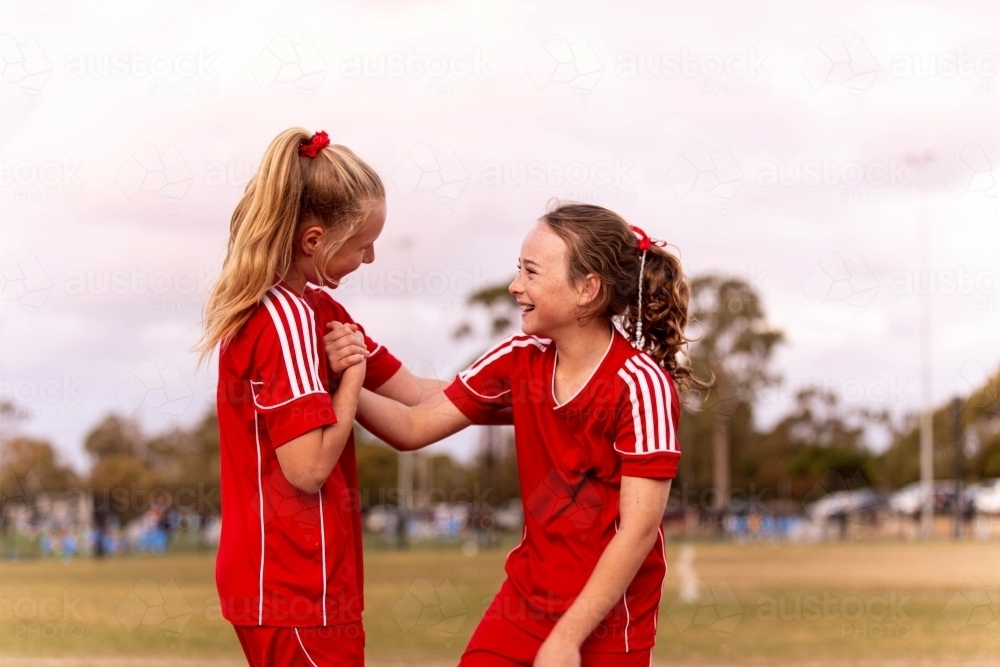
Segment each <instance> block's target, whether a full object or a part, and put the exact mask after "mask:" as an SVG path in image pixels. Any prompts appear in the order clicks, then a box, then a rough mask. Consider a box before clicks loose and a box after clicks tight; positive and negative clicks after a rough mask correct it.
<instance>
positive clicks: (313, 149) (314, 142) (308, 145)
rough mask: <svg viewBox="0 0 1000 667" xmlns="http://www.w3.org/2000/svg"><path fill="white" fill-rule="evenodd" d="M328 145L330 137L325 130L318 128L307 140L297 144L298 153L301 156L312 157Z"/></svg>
mask: <svg viewBox="0 0 1000 667" xmlns="http://www.w3.org/2000/svg"><path fill="white" fill-rule="evenodd" d="M329 145H330V137H328V136H327V134H326V132H323V131H322V130H320V131H319V132H317V133H316V134H314V135H312V137H310V139H309V141H307V142H303V143H301V144H299V155H301V156H302V157H308V158H314V157H316V154H317V153H319V151H320V149H323V148H326V147H327V146H329Z"/></svg>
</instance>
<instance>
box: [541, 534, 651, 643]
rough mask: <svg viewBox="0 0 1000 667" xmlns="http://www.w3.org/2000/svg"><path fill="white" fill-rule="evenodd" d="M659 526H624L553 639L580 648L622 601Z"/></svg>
mask: <svg viewBox="0 0 1000 667" xmlns="http://www.w3.org/2000/svg"><path fill="white" fill-rule="evenodd" d="M658 531H659V525H656V526H654V527H652V529H650V528H649V527H645V526H642V527H636V528H634V529H629V528H627V527H623V528H622V529H621V530H620V531H619V532H618V533H617V534H616V535H615V536H614V537H613V538H612V539H611V542H609V543H608V546H607V548H606V549H605V550H604V553H603V554H601V558H600V559H599V560H598V561H597V566H596V567H595V568H594V571H593V572H592V573H591V575H590V578H589V579H588V580H587V583H586V585H585V586H584V587H583V590H582V591H581V592H580V595H579V596H578V597H577V598H576V600H575V601H574V602H573V604H572V605H570V608H569V609H567V610H566V613H565V614H563V616H562V618H560V619H559V622H558V623H556V625H555V627H554V628H553V629H552V634H551V635H550V636H552V637H553V638H556V639H560V640H563V641H566V642H568V643H571V644H573V645H574V646H576V647H579V646H580V645H581V644H583V642H584V640H585V639H586V638H587V637H588V636H590V633H592V632H593V631H594V629H595V628H596V627H597V626H598V625H599V624H600V623H601V621H602V620H604V618H605V617H606V616H607V615H608V613H609V612H610V611H611V609H612V608H613V607H614V606H615V604H616V603H617V602H618V600H620V599H621V598H622V596H623V595H624V594H625V591H626V590H627V589H628V585H629V584H630V583H632V579H634V578H635V574H636V572H638V571H639V567H640V566H641V565H642V562H643V561H644V560H645V559H646V556H647V555H648V554H649V552H650V550H651V549H652V548H653V545H654V544H655V543H656V537H657V534H658Z"/></svg>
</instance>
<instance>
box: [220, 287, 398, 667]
mask: <svg viewBox="0 0 1000 667" xmlns="http://www.w3.org/2000/svg"><path fill="white" fill-rule="evenodd" d="M334 320H336V321H338V322H352V320H351V317H350V316H349V315H348V314H347V312H346V311H345V310H344V309H343V307H342V306H340V304H338V303H337V302H336V301H334V300H333V299H332V298H331V297H330V296H329V294H327V293H326V292H325V291H323V290H321V289H317V288H314V287H311V286H307V287H306V290H305V293H304V294H303V295H302V296H299V295H298V294H296V293H295V291H294V290H292V289H291V288H290V287H289V286H288V285H287V284H286V283H284V282H283V281H278V282H277V283H276V284H275V285H274V286H273V287H272V288H271V289H270V290H269V291H268V293H267V294H266V295H265V296H264V298H263V300H262V301H261V303H260V304H259V305H258V307H257V309H256V310H255V311H254V313H253V315H251V316H250V319H249V320H247V322H246V323H245V324H244V325H243V326H242V327H241V328H240V330H239V331H238V332H237V334H236V335H235V336H234V337H233V338H232V340H230V341H229V342H228V344H226V345H225V346H224V347H223V348H222V350H221V352H220V355H219V386H218V396H217V400H218V413H219V450H220V451H219V455H220V465H221V499H222V536H221V541H220V544H219V553H218V557H217V560H216V584H217V586H218V589H219V597H220V602H221V606H222V615H223V616H224V617H225V618H226V619H227V620H228V621H230V622H231V623H232V624H233V625H235V626H236V629H237V634H238V635H239V637H240V641H241V643H242V644H243V646H244V649H245V650H246V651H247V658H248V659H249V660H250V661H251V664H253V665H258V664H259V665H265V664H272V663H270V662H267V660H265V661H264V662H261V660H264V659H263V658H261V656H264V655H270V654H274V653H276V652H277V651H281V650H283V649H281V646H290V647H292V648H293V649H295V647H296V646H298V647H299V649H301V653H299V652H298V651H299V649H295V651H296V655H297V657H294V656H289V655H287V654H284V657H283V658H282V660H281V661H280V664H299V662H301V664H303V665H309V664H311V659H307V658H308V653H309V652H308V651H307V650H306V649H307V646H308V645H309V644H310V643H311V644H312V645H313V650H312V652H313V653H317V652H320V651H323V650H324V649H323V647H322V646H319V645H320V644H322V643H323V642H322V639H323V638H324V637H325V635H323V634H322V633H321V632H318V630H322V628H324V627H329V626H342V627H338V628H336V630H337V631H336V632H333V631H327V632H333V634H332V635H331V636H332V637H334V638H336V641H339V642H341V644H343V645H344V646H346V644H347V643H351V644H352V646H351V648H350V650H347V649H345V650H342V651H341V652H340V653H341V655H342V659H343V662H338V663H336V664H361V663H360V662H356V661H350V660H349V659H348V657H349V656H350V655H351V654H352V653H353V654H357V655H360V656H362V657H361V658H360V659H361V660H363V646H364V633H363V631H362V630H361V622H360V621H361V612H362V609H363V608H364V599H363V593H364V585H363V584H364V573H363V568H362V551H361V546H362V544H361V514H360V498H359V495H358V474H357V462H356V457H355V450H354V436H353V434H352V435H350V436H349V438H348V441H347V444H346V446H345V447H344V452H343V454H341V456H340V460H339V461H338V462H337V465H336V466H335V467H334V469H333V471H332V472H331V473H330V476H329V477H328V478H327V480H326V482H324V484H323V486H322V488H321V489H320V491H319V492H318V493H315V494H307V493H304V492H302V491H300V490H299V489H297V488H296V487H294V486H292V485H291V483H289V482H288V480H287V479H285V476H284V474H283V473H282V472H281V468H280V466H279V465H278V458H277V455H276V454H275V449H276V448H277V447H280V446H281V445H283V444H285V443H287V442H288V441H290V440H292V439H294V438H296V437H298V436H300V435H303V434H304V433H307V432H308V431H311V430H312V429H315V428H320V427H324V426H328V425H330V424H335V423H336V422H337V417H336V415H335V414H334V412H333V403H332V400H331V394H332V391H333V389H334V388H333V387H331V386H330V376H331V371H330V368H329V364H328V362H327V360H326V355H325V353H324V349H323V346H322V344H321V343H322V340H323V336H324V335H325V333H326V332H327V331H328V329H327V323H328V322H330V321H334ZM365 343H366V345H367V347H368V350H369V352H370V353H371V355H370V356H369V358H368V363H367V375H366V377H365V382H364V386H365V387H366V388H368V389H375V388H377V387H378V386H379V385H381V384H382V383H383V382H385V381H386V380H388V379H389V378H390V377H392V376H393V375H394V374H395V373H396V371H398V370H399V368H400V362H399V360H397V359H396V358H395V357H393V356H392V355H391V354H389V352H388V351H387V350H386V349H385V348H383V347H381V346H379V345H377V344H376V343H375V342H373V341H372V340H371V339H369V338H368V337H367V336H366V337H365ZM351 627H355V628H356V629H355V630H353V631H349V628H351ZM358 644H360V647H361V650H360V651H358V650H357V648H358V647H357V645H358ZM251 650H253V651H254V655H251V653H250V651H251ZM296 661H298V662H296ZM274 664H277V663H274ZM324 664H333V663H326V662H324Z"/></svg>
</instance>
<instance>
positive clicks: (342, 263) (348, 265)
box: [309, 200, 386, 288]
mask: <svg viewBox="0 0 1000 667" xmlns="http://www.w3.org/2000/svg"><path fill="white" fill-rule="evenodd" d="M385 213H386V211H385V201H384V200H380V201H378V202H376V203H373V204H372V206H371V210H370V211H369V213H368V215H367V216H366V217H365V220H364V221H363V222H362V223H361V227H360V228H359V229H358V231H357V232H355V234H354V235H353V236H351V237H350V238H348V239H347V240H346V241H345V242H344V244H343V245H342V246H340V248H338V249H337V252H336V253H334V254H333V256H331V257H330V259H329V261H328V262H327V263H326V266H325V267H324V273H325V275H326V276H327V277H328V278H329V279H330V280H332V281H333V284H330V285H328V286H329V287H333V288H335V287H337V285H338V284H339V283H340V281H341V280H342V279H343V278H344V277H345V276H347V275H349V274H351V273H353V272H354V271H356V270H357V269H358V267H360V266H361V265H362V264H371V263H372V262H374V261H375V241H376V240H377V239H378V237H379V235H380V234H381V233H382V228H383V227H385ZM314 273H316V274H317V275H313V276H310V277H309V279H310V282H313V283H315V284H321V283H320V282H319V279H320V277H319V275H318V274H319V271H315V272H314Z"/></svg>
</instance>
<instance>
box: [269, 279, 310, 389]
mask: <svg viewBox="0 0 1000 667" xmlns="http://www.w3.org/2000/svg"><path fill="white" fill-rule="evenodd" d="M264 305H265V306H266V307H267V312H269V313H270V314H271V320H272V321H273V323H274V329H275V331H277V333H278V341H279V342H280V343H281V355H282V357H284V361H285V372H287V373H288V384H289V386H290V387H291V389H292V396H293V397H294V398H298V397H299V396H301V395H302V394H303V393H304V392H303V391H302V389H301V387H300V386H299V383H298V379H297V378H296V376H295V365H294V362H293V361H292V352H291V350H290V349H289V347H288V336H286V335H285V323H284V322H282V321H281V316H280V315H278V310H277V308H275V305H274V299H272V298H271V296H270V295H269V294H265V295H264Z"/></svg>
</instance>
